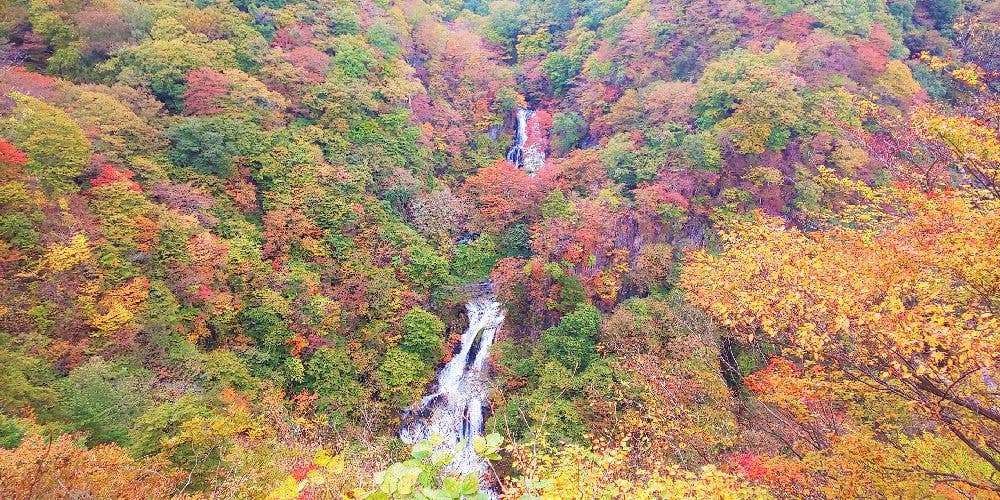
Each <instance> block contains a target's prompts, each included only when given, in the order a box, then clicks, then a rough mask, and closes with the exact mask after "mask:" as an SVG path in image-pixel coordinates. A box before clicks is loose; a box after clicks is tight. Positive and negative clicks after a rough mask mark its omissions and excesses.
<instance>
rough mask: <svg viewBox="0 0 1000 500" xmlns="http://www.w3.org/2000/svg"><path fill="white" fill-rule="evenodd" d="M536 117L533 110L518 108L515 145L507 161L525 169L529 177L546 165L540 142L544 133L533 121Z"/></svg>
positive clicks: (508, 154) (543, 150)
mask: <svg viewBox="0 0 1000 500" xmlns="http://www.w3.org/2000/svg"><path fill="white" fill-rule="evenodd" d="M534 117H535V112H534V111H533V110H530V109H526V108H517V126H516V129H515V131H514V132H515V133H514V145H513V146H511V148H510V151H508V152H507V161H509V162H511V163H513V164H514V165H515V166H516V167H517V168H522V169H524V170H525V171H526V172H527V173H528V175H535V173H537V172H538V170H539V169H541V168H542V166H543V165H545V148H544V147H543V146H542V144H541V141H539V140H538V139H539V138H540V137H541V136H542V131H541V130H540V127H539V126H538V124H537V122H536V121H535V120H532V118H534Z"/></svg>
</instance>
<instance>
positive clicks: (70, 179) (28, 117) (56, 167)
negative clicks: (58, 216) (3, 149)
mask: <svg viewBox="0 0 1000 500" xmlns="http://www.w3.org/2000/svg"><path fill="white" fill-rule="evenodd" d="M11 97H12V98H13V99H14V102H15V103H16V105H15V107H14V113H13V114H12V115H11V117H10V118H9V119H7V120H6V122H5V123H3V124H2V125H3V129H4V131H5V132H6V133H7V134H9V136H10V137H11V138H12V139H13V141H14V143H15V144H17V145H18V147H19V148H20V149H21V150H22V151H24V152H25V153H26V154H27V156H28V164H27V168H28V171H29V172H30V173H31V174H32V175H35V176H37V177H38V180H39V181H40V182H41V183H42V187H44V188H45V189H46V190H47V191H49V192H51V193H57V194H61V193H71V192H75V191H76V190H77V189H78V187H77V185H76V183H75V181H74V179H75V178H76V177H78V176H79V175H80V174H82V173H83V170H84V168H86V166H87V164H88V163H89V162H90V143H89V142H87V139H86V138H85V137H84V135H83V132H82V131H81V130H80V127H78V126H77V125H76V124H75V123H74V122H73V121H72V120H71V119H70V117H69V116H67V115H66V113H64V112H63V111H62V110H60V109H59V108H56V107H55V106H52V105H49V104H46V103H44V102H42V101H40V100H38V99H35V98H34V97H30V96H26V95H24V94H18V93H14V94H12V95H11Z"/></svg>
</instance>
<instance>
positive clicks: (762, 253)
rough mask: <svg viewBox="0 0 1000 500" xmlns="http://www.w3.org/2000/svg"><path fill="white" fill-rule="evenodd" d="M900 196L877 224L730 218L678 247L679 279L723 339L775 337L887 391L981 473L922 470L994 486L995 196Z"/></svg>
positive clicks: (830, 368) (998, 420)
mask: <svg viewBox="0 0 1000 500" xmlns="http://www.w3.org/2000/svg"><path fill="white" fill-rule="evenodd" d="M900 194H901V195H902V197H903V198H908V199H909V200H910V204H909V207H908V210H906V212H907V213H908V215H907V216H906V217H903V218H901V219H900V220H899V222H898V223H896V224H894V225H892V226H889V227H883V228H881V229H865V230H859V229H852V228H850V227H840V226H838V227H833V228H831V229H827V230H824V231H817V232H814V233H810V234H804V233H802V232H801V231H799V230H796V229H789V228H787V227H786V226H785V224H784V223H783V222H781V221H780V220H778V219H774V218H770V217H766V216H759V217H758V218H757V220H754V221H750V222H743V223H737V224H736V225H735V226H734V227H732V228H731V229H730V230H729V231H728V232H727V233H726V235H725V236H724V242H725V250H724V251H723V252H722V253H721V254H719V255H711V254H709V253H706V252H695V253H693V254H691V255H690V256H689V260H688V262H687V265H686V266H685V269H684V272H683V277H682V284H683V287H684V288H685V289H686V290H687V291H688V294H689V297H690V298H691V300H692V301H693V302H694V303H696V304H697V305H699V306H701V307H703V308H705V309H706V310H707V311H708V312H709V313H710V314H711V315H712V316H713V317H714V319H715V320H716V321H717V322H718V323H719V324H721V325H722V326H725V327H728V328H729V329H730V330H731V332H732V335H733V336H734V337H735V338H736V340H738V341H741V342H743V343H754V342H766V343H770V344H773V345H776V346H778V348H779V349H780V351H781V353H782V355H783V356H785V357H788V358H791V359H793V360H795V361H797V362H798V363H799V364H801V365H803V366H807V367H812V369H811V370H810V372H809V373H811V374H816V373H821V374H826V375H825V376H826V377H828V378H829V379H830V380H834V381H841V384H840V385H839V386H838V387H839V388H840V389H843V390H844V391H845V392H847V393H851V394H853V395H854V396H858V397H860V398H864V397H870V395H871V394H878V395H880V397H881V399H882V400H883V401H887V400H898V401H900V402H901V405H902V406H903V407H904V408H907V409H908V410H907V411H908V412H909V413H910V414H911V415H912V416H913V417H918V418H914V419H913V421H916V422H918V424H915V425H916V427H911V429H915V428H917V427H919V428H922V429H925V430H926V429H929V428H935V429H936V430H939V431H942V432H945V433H947V434H950V435H953V436H954V437H955V438H957V439H958V440H959V441H961V443H963V444H964V446H965V447H967V450H968V451H970V452H971V453H974V455H970V456H972V457H973V459H974V460H978V461H980V463H982V464H983V465H984V466H986V469H987V470H990V472H991V473H990V474H985V475H982V474H972V473H969V474H968V475H966V474H965V472H964V471H956V470H948V471H945V470H933V467H930V468H929V470H928V472H929V473H931V474H932V475H933V474H939V475H941V477H946V476H947V477H949V478H955V477H957V480H960V481H962V482H964V483H967V484H972V485H975V486H976V487H985V488H989V489H993V490H1000V481H998V480H997V479H996V478H997V475H996V474H995V472H993V471H1000V405H998V404H997V401H998V398H997V395H998V386H997V384H998V382H997V377H998V376H1000V370H998V363H1000V317H998V316H997V314H998V310H1000V206H998V204H997V203H996V202H994V201H988V200H987V201H984V200H982V199H975V198H973V197H971V196H967V195H965V194H963V193H962V192H945V193H941V192H932V193H931V194H930V195H924V194H922V193H917V192H915V191H911V192H902V193H900ZM817 370H818V371H817ZM786 378H787V377H786ZM833 392H834V391H829V392H828V393H827V396H828V397H831V398H833V397H836V398H840V399H842V400H850V399H852V397H854V396H848V395H843V394H833ZM865 393H867V394H865ZM854 399H855V400H857V399H858V398H854ZM801 410H802V411H809V408H808V407H807V406H804V407H803V408H801ZM896 430H898V431H900V432H899V434H900V435H902V434H907V433H909V434H911V435H912V433H910V432H909V431H907V430H904V429H896ZM986 464H988V465H986ZM921 467H924V466H921ZM925 468H926V467H925ZM976 470H978V471H981V470H982V469H981V468H977V469H976Z"/></svg>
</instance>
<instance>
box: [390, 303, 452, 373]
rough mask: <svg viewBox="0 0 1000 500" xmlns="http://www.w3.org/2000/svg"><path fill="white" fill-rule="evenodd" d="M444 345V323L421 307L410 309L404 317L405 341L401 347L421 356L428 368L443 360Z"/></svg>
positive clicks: (401, 343) (400, 344)
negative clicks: (442, 349) (442, 348)
mask: <svg viewBox="0 0 1000 500" xmlns="http://www.w3.org/2000/svg"><path fill="white" fill-rule="evenodd" d="M443 343H444V322H443V321H441V320H440V319H438V318H437V316H435V315H433V314H431V313H430V312H427V311H425V310H424V309H422V308H420V307H414V308H413V309H410V312H408V313H406V316H404V317H403V340H402V341H401V342H400V343H399V347H400V348H401V349H403V350H404V351H407V352H411V353H413V354H416V355H418V356H420V358H421V359H423V360H424V363H426V364H427V365H428V366H434V365H436V364H437V363H438V361H439V360H440V359H441V346H442V344H443Z"/></svg>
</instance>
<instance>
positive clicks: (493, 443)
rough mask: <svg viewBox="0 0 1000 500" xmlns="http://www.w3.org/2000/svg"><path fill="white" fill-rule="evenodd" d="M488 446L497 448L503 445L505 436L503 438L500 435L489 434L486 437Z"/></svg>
mask: <svg viewBox="0 0 1000 500" xmlns="http://www.w3.org/2000/svg"><path fill="white" fill-rule="evenodd" d="M486 444H488V445H489V447H490V448H497V447H499V446H500V445H501V444H503V436H501V435H500V434H497V433H495V432H494V433H491V434H487V435H486Z"/></svg>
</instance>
